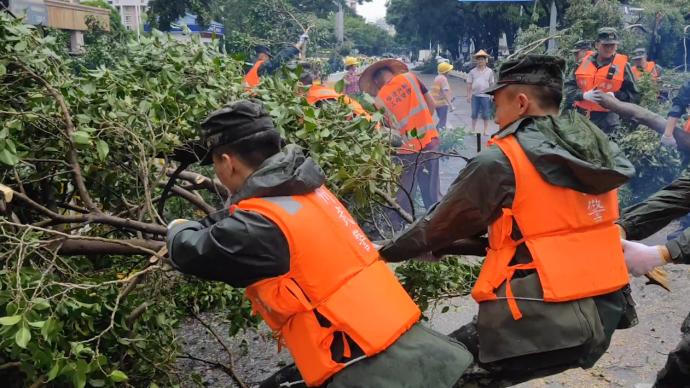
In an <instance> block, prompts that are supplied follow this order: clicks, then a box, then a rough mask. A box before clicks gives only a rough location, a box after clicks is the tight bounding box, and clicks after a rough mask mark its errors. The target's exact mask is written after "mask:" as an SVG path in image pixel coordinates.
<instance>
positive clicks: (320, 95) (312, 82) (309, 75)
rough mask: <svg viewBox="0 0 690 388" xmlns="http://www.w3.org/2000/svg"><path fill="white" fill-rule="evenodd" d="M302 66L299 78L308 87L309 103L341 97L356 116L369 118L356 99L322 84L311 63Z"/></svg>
mask: <svg viewBox="0 0 690 388" xmlns="http://www.w3.org/2000/svg"><path fill="white" fill-rule="evenodd" d="M302 66H303V70H302V74H301V75H300V79H299V80H300V83H301V84H302V85H303V86H305V87H307V88H308V89H307V92H306V96H305V97H306V99H307V102H308V103H309V104H311V105H317V106H318V105H319V103H320V102H322V101H334V100H338V99H340V98H342V99H343V101H344V102H345V103H346V104H347V105H349V106H350V108H351V109H352V112H354V113H355V114H356V115H357V116H362V117H365V118H367V119H370V120H371V115H370V114H369V112H367V110H366V109H364V107H363V106H362V104H360V103H359V102H357V100H354V99H352V98H350V97H349V96H346V95H344V94H343V93H338V92H337V91H336V90H335V89H333V88H329V87H327V86H324V85H322V84H321V76H320V74H319V72H318V71H315V70H314V69H312V67H311V64H303V65H302Z"/></svg>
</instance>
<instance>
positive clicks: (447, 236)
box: [380, 147, 515, 261]
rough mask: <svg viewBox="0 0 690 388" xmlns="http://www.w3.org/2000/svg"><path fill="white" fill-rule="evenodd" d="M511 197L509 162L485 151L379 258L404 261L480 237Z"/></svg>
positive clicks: (495, 150) (493, 150) (495, 152)
mask: <svg viewBox="0 0 690 388" xmlns="http://www.w3.org/2000/svg"><path fill="white" fill-rule="evenodd" d="M514 195H515V176H514V174H513V170H512V168H511V166H510V162H509V161H508V159H507V158H506V157H505V155H504V154H503V152H502V151H501V150H500V149H499V148H498V147H490V148H487V149H486V150H485V151H484V152H482V153H480V154H479V155H477V157H475V158H474V159H472V160H471V161H470V162H469V163H468V164H467V166H466V167H465V168H464V169H463V170H462V172H461V173H460V175H459V176H458V178H457V179H456V180H455V182H453V184H452V185H451V187H450V188H449V189H448V193H447V194H446V195H445V196H444V197H443V199H441V201H440V202H438V203H437V204H436V205H434V206H433V207H432V209H430V210H429V211H428V212H427V214H426V215H425V216H424V217H423V218H420V219H418V220H417V221H416V222H415V223H414V224H412V225H411V226H410V227H408V229H406V230H405V231H404V232H402V233H401V234H400V235H399V236H397V237H396V238H395V239H394V240H393V241H392V242H390V243H389V244H386V245H385V246H384V247H383V248H382V249H381V251H380V252H381V256H382V257H383V258H384V259H386V260H387V261H403V260H407V259H411V258H415V257H422V256H425V255H426V254H428V253H429V252H432V251H434V252H436V251H443V250H444V248H447V247H448V246H450V245H451V244H452V243H453V242H455V241H457V240H461V239H465V238H474V237H476V236H479V235H483V234H485V233H486V231H487V228H488V227H489V225H490V224H491V223H492V222H493V221H494V220H496V219H497V218H498V217H499V216H500V215H501V211H502V209H503V208H504V207H510V206H511V205H512V201H513V197H514Z"/></svg>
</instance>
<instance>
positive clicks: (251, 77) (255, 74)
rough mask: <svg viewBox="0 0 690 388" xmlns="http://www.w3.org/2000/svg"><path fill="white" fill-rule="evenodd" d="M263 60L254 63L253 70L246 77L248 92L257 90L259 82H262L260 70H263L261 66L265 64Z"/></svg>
mask: <svg viewBox="0 0 690 388" xmlns="http://www.w3.org/2000/svg"><path fill="white" fill-rule="evenodd" d="M264 62H265V61H264V60H263V59H259V60H258V61H256V63H254V66H252V68H251V70H249V72H248V73H247V75H245V76H244V85H245V87H246V89H247V90H251V89H253V88H255V87H256V86H257V85H258V84H259V82H261V77H259V69H260V68H261V65H263V64H264Z"/></svg>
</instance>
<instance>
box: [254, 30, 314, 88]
mask: <svg viewBox="0 0 690 388" xmlns="http://www.w3.org/2000/svg"><path fill="white" fill-rule="evenodd" d="M308 40H309V35H307V34H306V33H305V34H302V36H300V38H299V41H298V42H297V43H295V44H294V45H293V46H289V47H286V48H284V49H282V50H280V52H279V53H278V55H276V56H275V57H273V55H271V51H270V50H269V49H268V47H266V46H256V48H255V50H256V61H255V62H254V65H253V66H252V68H251V69H249V71H247V75H246V76H245V77H244V83H245V86H246V87H247V88H248V89H251V88H254V87H255V86H256V85H258V84H259V82H260V79H261V76H264V75H269V74H273V73H274V72H276V71H277V70H278V69H280V67H281V66H283V65H284V64H286V63H288V62H290V61H291V60H292V59H294V58H295V57H297V56H298V55H299V53H300V50H301V49H302V47H303V46H304V44H305V43H306V42H307V41H308Z"/></svg>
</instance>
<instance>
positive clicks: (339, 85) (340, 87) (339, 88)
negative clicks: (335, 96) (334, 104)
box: [334, 79, 345, 93]
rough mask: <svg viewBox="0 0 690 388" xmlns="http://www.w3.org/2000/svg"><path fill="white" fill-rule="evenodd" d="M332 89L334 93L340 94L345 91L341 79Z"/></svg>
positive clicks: (343, 81)
mask: <svg viewBox="0 0 690 388" xmlns="http://www.w3.org/2000/svg"><path fill="white" fill-rule="evenodd" d="M334 88H335V91H336V92H338V93H342V92H343V90H345V80H344V79H341V80H340V81H338V82H336V83H335V86H334Z"/></svg>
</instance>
